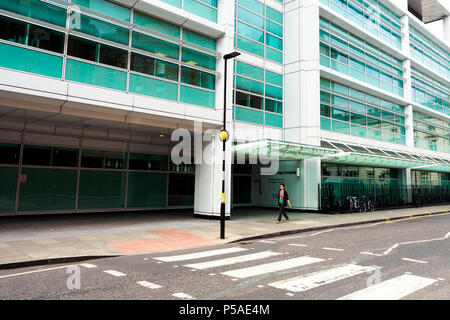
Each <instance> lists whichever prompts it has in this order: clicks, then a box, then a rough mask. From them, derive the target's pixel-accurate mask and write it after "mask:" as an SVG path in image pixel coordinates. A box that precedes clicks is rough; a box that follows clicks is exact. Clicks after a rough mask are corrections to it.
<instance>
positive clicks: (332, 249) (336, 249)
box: [322, 247, 344, 251]
mask: <svg viewBox="0 0 450 320" xmlns="http://www.w3.org/2000/svg"><path fill="white" fill-rule="evenodd" d="M322 249H323V250H330V251H344V249H338V248H328V247H323V248H322Z"/></svg>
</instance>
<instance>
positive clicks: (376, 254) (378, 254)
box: [360, 251, 382, 257]
mask: <svg viewBox="0 0 450 320" xmlns="http://www.w3.org/2000/svg"><path fill="white" fill-rule="evenodd" d="M360 253H361V254H367V255H369V256H375V257H381V256H382V254H380V253H372V252H367V251H363V252H360Z"/></svg>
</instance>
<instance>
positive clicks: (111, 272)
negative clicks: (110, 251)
mask: <svg viewBox="0 0 450 320" xmlns="http://www.w3.org/2000/svg"><path fill="white" fill-rule="evenodd" d="M103 272H105V273H108V274H110V275H112V276H114V277H123V276H126V274H125V273H122V272H119V271H115V270H106V271H103Z"/></svg>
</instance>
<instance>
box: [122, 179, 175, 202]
mask: <svg viewBox="0 0 450 320" xmlns="http://www.w3.org/2000/svg"><path fill="white" fill-rule="evenodd" d="M166 193H167V173H156V172H129V173H128V197H127V207H128V208H139V207H165V206H166Z"/></svg>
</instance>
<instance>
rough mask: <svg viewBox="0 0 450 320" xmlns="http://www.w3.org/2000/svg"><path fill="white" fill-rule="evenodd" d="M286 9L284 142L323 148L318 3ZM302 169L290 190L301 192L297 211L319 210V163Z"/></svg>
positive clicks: (309, 163)
mask: <svg viewBox="0 0 450 320" xmlns="http://www.w3.org/2000/svg"><path fill="white" fill-rule="evenodd" d="M284 7H285V17H284V21H285V35H284V37H285V40H284V43H285V50H284V52H285V54H284V63H285V65H284V83H285V88H284V92H285V96H284V115H283V116H284V140H286V141H290V142H296V143H302V144H308V145H320V63H319V58H320V50H319V43H320V39H319V28H320V26H319V0H300V1H291V2H289V3H286V4H285V5H284ZM300 168H301V175H300V178H299V179H297V180H295V183H296V184H297V185H296V186H295V187H294V185H292V183H291V185H290V186H289V188H290V190H293V189H296V190H299V191H298V193H297V194H299V201H298V200H297V201H296V202H295V207H296V208H302V209H311V210H315V209H318V208H319V202H318V192H319V189H318V187H319V183H320V159H308V160H303V161H301V162H300ZM291 193H292V192H291ZM291 193H290V194H291Z"/></svg>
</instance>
